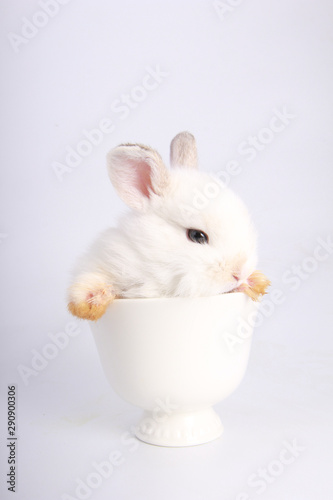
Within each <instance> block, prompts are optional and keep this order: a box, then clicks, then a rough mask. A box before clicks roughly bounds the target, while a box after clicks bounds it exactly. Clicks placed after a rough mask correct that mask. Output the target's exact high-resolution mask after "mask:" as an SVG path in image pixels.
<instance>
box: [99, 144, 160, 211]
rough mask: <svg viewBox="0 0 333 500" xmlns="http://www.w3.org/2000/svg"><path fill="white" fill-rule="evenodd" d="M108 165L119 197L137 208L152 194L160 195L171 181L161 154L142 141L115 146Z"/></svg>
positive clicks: (140, 207) (144, 205) (108, 157)
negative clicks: (141, 142) (140, 142)
mask: <svg viewBox="0 0 333 500" xmlns="http://www.w3.org/2000/svg"><path fill="white" fill-rule="evenodd" d="M107 167H108V173H109V177H110V179H111V182H112V184H113V186H114V187H115V189H116V190H117V191H118V194H119V196H120V198H121V199H122V200H123V201H124V202H125V203H126V204H127V205H128V206H129V207H131V208H134V209H136V210H144V209H145V208H146V206H147V204H148V202H149V198H150V196H151V194H152V193H155V194H157V195H161V194H162V193H163V191H164V189H165V188H166V187H167V186H168V183H169V174H168V171H167V169H166V167H165V166H164V164H163V161H162V158H161V157H160V155H159V154H158V153H157V151H155V150H154V149H151V148H149V147H148V146H143V145H142V144H121V145H120V146H118V147H116V148H114V149H112V150H111V151H110V152H109V153H108V155H107Z"/></svg>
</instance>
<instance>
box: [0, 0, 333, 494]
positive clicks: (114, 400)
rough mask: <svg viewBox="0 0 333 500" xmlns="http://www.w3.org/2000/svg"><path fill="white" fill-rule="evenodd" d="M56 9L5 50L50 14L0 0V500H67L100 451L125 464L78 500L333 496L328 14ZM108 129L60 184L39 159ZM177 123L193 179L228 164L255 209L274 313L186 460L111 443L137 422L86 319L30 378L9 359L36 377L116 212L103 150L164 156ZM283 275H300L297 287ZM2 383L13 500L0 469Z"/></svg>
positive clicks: (2, 453)
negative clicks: (26, 34)
mask: <svg viewBox="0 0 333 500" xmlns="http://www.w3.org/2000/svg"><path fill="white" fill-rule="evenodd" d="M65 3H66V2H64V5H61V6H59V11H58V12H57V13H56V15H54V17H53V18H52V19H48V18H46V21H47V22H46V24H45V26H43V27H40V28H38V29H37V30H36V32H35V33H33V32H32V33H33V35H30V36H31V38H30V39H29V38H26V39H25V42H24V41H22V40H21V41H20V39H16V51H15V48H14V45H15V43H14V42H13V36H12V38H11V40H12V41H11V40H10V39H9V38H8V34H9V33H15V34H16V35H20V36H22V35H21V31H22V29H23V26H24V25H26V21H25V20H24V19H23V18H27V19H28V20H30V21H31V20H32V19H35V20H36V22H37V23H38V22H39V23H41V24H43V19H44V18H45V16H44V18H43V16H42V17H40V16H39V17H38V14H36V13H37V12H39V11H40V10H41V7H40V5H39V2H38V1H37V0H36V1H35V0H17V1H15V2H4V1H2V2H1V34H0V50H1V59H2V68H3V71H2V83H1V88H2V113H1V137H2V139H3V141H2V147H1V163H2V169H1V172H2V181H1V204H2V210H1V221H0V233H1V244H0V252H1V276H2V296H1V297H2V298H1V323H2V328H1V332H2V348H1V353H2V361H1V372H2V373H1V395H2V400H1V422H0V424H1V428H0V435H1V450H0V458H1V476H0V488H1V496H2V498H18V499H20V500H21V499H22V500H30V499H32V498H33V499H34V500H39V499H43V500H44V499H46V498H47V499H48V500H53V499H59V500H60V499H61V498H66V497H62V495H64V494H65V493H67V494H69V495H72V497H73V498H76V495H75V488H76V485H77V482H76V481H77V478H81V479H82V480H85V479H86V478H87V476H88V475H89V474H90V473H92V472H94V468H93V465H92V463H93V462H95V461H96V462H101V461H103V460H106V459H107V458H108V455H109V454H110V453H111V452H112V451H118V452H119V453H121V455H122V463H121V464H120V465H119V466H116V467H115V469H114V472H113V474H112V476H111V477H109V478H108V479H105V480H104V481H103V483H102V484H101V485H100V486H99V487H98V488H97V489H95V490H93V491H92V493H91V495H90V496H89V498H93V499H106V498H121V499H145V500H146V499H155V498H159V499H163V500H164V499H165V500H166V499H170V498H173V499H174V500H180V499H187V498H188V499H193V500H197V499H198V500H199V499H203V498H205V499H207V500H235V499H237V498H238V500H247V499H249V498H250V499H256V498H258V499H259V498H262V499H267V500H281V499H282V498H283V499H293V500H298V499H302V500H308V499H311V500H312V499H318V498H320V499H324V498H329V497H330V496H331V494H332V489H333V488H332V485H333V481H332V471H331V465H330V462H331V463H332V453H331V449H332V446H333V439H332V430H331V422H332V392H333V391H332V389H333V370H332V347H333V342H332V337H333V335H332V334H333V331H332V292H331V287H332V284H331V283H332V262H333V256H332V248H331V249H328V250H325V249H322V250H321V254H320V255H321V256H322V260H321V261H320V262H319V261H318V260H316V259H314V257H313V254H314V251H315V249H316V248H317V247H318V245H319V243H318V239H319V238H321V239H322V240H324V241H327V240H329V238H331V237H333V231H332V222H331V217H330V218H329V214H330V215H331V214H332V208H333V207H332V204H333V203H332V177H333V176H332V156H333V154H332V153H333V151H332V140H331V136H332V128H333V127H332V121H333V113H332V91H331V89H332V83H333V79H332V64H331V61H332V53H333V51H332V43H333V39H332V14H333V8H332V4H331V2H330V1H329V0H320V1H317V2H313V1H310V0H292V1H290V0H272V1H269V2H268V1H264V0H252V1H250V0H244V1H243V2H241V1H238V2H237V1H232V0H229V2H228V0H226V1H225V2H224V5H225V6H228V5H229V8H228V9H227V8H226V7H225V13H223V12H222V11H221V10H220V15H218V12H217V10H216V8H215V7H214V3H213V1H199V0H191V1H188V0H187V1H185V0H181V1H176V0H173V1H170V2H162V1H153V0H141V1H138V2H136V1H134V0H132V1H129V0H125V1H121V2H115V1H107V0H96V1H95V2H88V1H87V0H82V1H78V0H71V1H70V2H68V3H67V4H66V5H65ZM236 4H237V6H236ZM232 5H233V6H232ZM44 21H45V19H44ZM30 29H31V28H30ZM30 33H31V31H30ZM18 40H19V41H18ZM157 66H158V67H159V68H160V71H162V72H163V73H164V74H165V75H166V74H167V76H164V77H163V78H162V79H161V82H160V83H159V84H158V85H157V87H156V88H155V89H154V90H150V91H148V92H147V93H146V94H147V95H146V96H145V97H144V98H143V99H142V102H135V100H134V101H133V102H134V105H135V107H133V109H130V112H129V113H128V116H127V117H126V118H123V116H122V115H121V114H120V113H119V112H116V111H115V110H114V109H112V105H114V101H116V100H117V99H118V100H121V99H122V94H130V93H131V92H134V94H133V95H134V96H139V98H141V96H142V93H141V94H140V90H137V89H136V90H135V88H136V87H137V86H138V85H139V86H140V85H142V82H143V79H144V77H145V75H147V68H149V67H150V68H156V67H157ZM284 108H285V109H286V110H287V112H288V113H289V114H290V115H293V118H292V119H290V120H289V123H288V124H286V125H285V127H284V130H282V131H281V132H279V133H277V132H276V133H274V134H273V137H270V142H269V143H267V144H265V145H264V147H263V148H262V149H261V150H260V151H257V152H256V154H255V157H254V158H253V159H252V160H251V161H248V160H249V155H245V154H241V152H240V150H239V147H241V146H240V145H241V144H242V143H243V142H244V141H247V139H248V137H249V136H258V134H259V135H260V134H261V137H264V138H265V137H267V132H266V136H265V132H262V129H263V128H265V127H267V126H268V124H269V123H270V120H271V118H272V117H273V116H274V113H275V111H274V110H275V109H278V110H283V109H284ZM104 118H109V120H110V121H111V122H112V123H113V126H114V130H113V132H112V133H109V134H105V135H104V137H103V141H102V142H101V143H100V144H99V145H96V146H93V147H92V148H91V153H90V154H89V155H87V156H86V157H84V158H82V161H81V162H80V164H79V165H78V166H76V167H75V168H73V169H72V170H71V171H69V172H66V173H64V174H63V175H62V176H60V177H61V180H60V178H59V175H58V176H57V175H56V173H55V171H54V162H61V163H63V164H64V162H65V156H66V148H67V147H71V148H74V149H75V148H77V145H78V143H79V142H80V141H82V140H83V139H84V138H85V137H84V134H83V130H88V131H89V130H92V129H94V128H97V127H98V126H99V124H100V122H101V120H103V119H104ZM122 118H123V119H122ZM181 130H190V131H191V132H192V133H193V134H194V135H195V136H196V138H197V142H198V148H199V155H200V163H201V168H202V169H203V170H207V171H215V172H218V171H221V170H225V169H226V165H227V164H228V162H230V161H232V160H235V161H237V162H238V165H239V167H240V173H239V174H238V175H234V176H233V177H232V179H231V180H230V186H231V187H232V188H233V189H234V190H235V191H236V192H237V193H239V194H240V195H241V196H242V197H243V199H244V200H245V202H246V203H247V205H248V207H249V210H250V211H251V213H252V215H253V218H254V221H255V224H256V226H257V229H258V232H259V236H260V238H259V245H260V266H259V267H260V269H262V270H263V271H264V272H265V273H266V274H267V275H268V276H269V277H270V279H271V280H272V283H273V285H272V288H275V289H279V290H281V291H282V296H283V303H282V304H280V305H277V306H271V311H270V312H269V313H266V316H267V317H264V316H262V317H263V321H262V324H261V325H260V326H259V327H258V328H257V329H256V333H255V337H254V342H253V350H252V353H251V359H250V363H249V367H248V371H247V373H246V376H245V379H244V381H243V383H242V385H241V386H240V387H239V389H238V390H237V391H236V392H235V394H234V395H232V396H230V397H229V398H228V399H227V400H226V401H224V402H222V403H221V404H219V405H217V407H216V410H217V411H218V413H219V414H220V415H221V418H222V420H223V423H224V426H225V433H224V435H223V437H222V438H221V439H219V440H217V441H215V442H212V443H210V444H206V445H202V446H198V447H193V448H182V449H167V448H158V447H154V446H150V445H146V444H143V443H138V444H137V445H135V446H134V445H133V443H132V442H129V443H127V444H126V442H124V441H123V439H124V433H125V432H126V431H127V430H129V429H130V427H131V426H132V425H133V424H135V423H136V422H137V419H138V418H139V416H140V410H138V409H136V408H133V407H132V406H130V405H129V404H127V403H125V402H123V401H122V400H121V399H120V398H118V397H117V396H116V395H115V394H114V393H113V391H112V389H110V388H109V386H108V384H107V382H106V380H105V378H104V375H103V373H102V370H101V367H100V364H99V360H98V358H97V352H96V349H95V346H94V344H93V339H92V336H91V333H90V330H89V325H88V324H87V323H86V322H77V323H78V324H79V327H80V333H79V334H78V335H77V336H75V337H72V338H70V341H69V343H68V346H67V347H66V348H65V349H63V350H62V351H59V352H58V354H57V356H56V357H55V358H54V359H52V360H49V361H48V364H47V366H46V368H45V369H42V370H40V371H39V372H35V374H34V375H31V376H30V377H28V379H26V384H25V383H24V381H23V379H22V377H21V376H20V374H19V371H18V367H19V366H20V365H24V366H26V367H30V368H31V362H32V358H33V353H32V350H33V349H35V350H37V351H38V352H42V350H43V348H44V347H45V345H46V344H48V343H49V342H50V338H49V336H48V334H49V333H53V334H55V333H57V332H64V331H65V328H66V327H67V328H68V323H69V322H70V321H72V320H73V318H72V317H70V315H69V313H68V312H67V311H66V300H65V291H66V287H67V285H68V280H69V272H70V268H71V266H72V265H73V263H74V261H75V259H76V257H77V256H78V255H79V254H80V253H81V252H82V251H83V250H84V249H85V248H86V246H87V245H88V244H89V243H90V242H91V241H92V239H93V238H94V237H95V236H96V235H97V234H98V232H99V231H101V230H102V229H104V228H105V227H107V226H108V225H111V224H114V223H116V219H117V217H118V215H119V214H120V212H121V211H122V210H123V209H124V206H123V204H122V203H121V202H120V201H119V200H118V198H117V195H116V194H115V192H114V190H113V188H112V186H111V184H110V183H109V180H108V178H107V174H106V168H105V155H106V152H107V151H108V150H109V149H111V148H112V147H114V146H116V145H117V144H119V143H121V142H142V143H148V144H150V145H151V146H153V147H155V148H156V149H157V150H159V151H160V153H161V154H162V155H163V157H164V158H165V161H167V160H168V148H169V143H170V140H171V139H172V137H173V136H174V135H175V134H176V133H178V132H179V131H181ZM266 142H267V141H266ZM261 146H262V144H261ZM323 256H325V258H324V257H323ZM309 257H310V259H309ZM293 266H300V267H301V269H302V273H303V275H302V278H299V279H298V282H297V279H296V280H293V281H292V280H291V279H290V277H292V276H294V273H295V272H298V271H296V268H294V267H293ZM267 300H269V296H268V299H267ZM272 308H273V309H272ZM13 383H15V384H17V404H18V408H17V424H18V442H17V457H18V463H17V474H18V478H17V493H16V496H13V494H12V493H10V492H7V490H6V487H7V486H6V477H5V476H6V473H7V471H8V465H7V449H6V437H7V431H6V427H7V425H6V391H7V385H8V384H13ZM293 440H296V443H297V445H298V446H299V447H302V451H300V452H299V456H297V457H296V458H295V460H294V462H293V463H291V464H289V465H284V466H283V467H282V469H283V470H282V471H281V470H280V473H279V475H278V476H276V477H274V476H273V475H272V474H270V476H269V479H270V482H269V483H268V482H264V491H263V492H262V493H259V492H258V490H259V487H258V486H257V487H254V486H251V485H249V484H248V483H247V481H248V480H249V478H250V477H251V475H253V474H258V470H259V468H260V467H263V468H269V467H271V470H274V465H273V466H272V463H273V461H276V460H279V454H280V452H281V450H282V449H283V448H284V447H285V445H284V443H285V442H286V441H287V442H289V443H291V442H292V441H293ZM276 467H278V466H276ZM275 470H278V469H275ZM242 493H244V494H243V495H241V494H242ZM87 497H88V496H87Z"/></svg>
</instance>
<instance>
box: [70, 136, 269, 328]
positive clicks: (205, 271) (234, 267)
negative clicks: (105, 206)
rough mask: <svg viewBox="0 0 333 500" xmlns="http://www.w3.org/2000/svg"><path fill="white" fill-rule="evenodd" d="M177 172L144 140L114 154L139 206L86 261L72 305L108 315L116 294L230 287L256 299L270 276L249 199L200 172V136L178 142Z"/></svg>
mask: <svg viewBox="0 0 333 500" xmlns="http://www.w3.org/2000/svg"><path fill="white" fill-rule="evenodd" d="M170 163H171V170H168V169H167V168H166V167H165V165H164V163H163V161H162V158H161V157H160V155H159V154H158V153H157V152H156V151H155V150H153V149H151V148H150V147H148V146H144V145H142V144H122V145H120V146H118V147H116V148H114V149H112V150H111V151H110V152H109V154H108V156H107V166H108V172H109V176H110V179H111V182H112V184H113V186H114V187H115V189H116V190H117V192H118V194H119V196H120V197H121V198H122V200H123V201H124V202H125V203H126V204H127V205H128V206H129V207H130V208H131V209H132V210H131V211H130V212H129V213H127V214H126V215H125V216H123V217H122V219H121V220H120V222H119V226H118V227H117V228H110V229H108V230H106V231H105V232H104V233H102V234H101V235H100V236H99V238H98V239H97V240H96V241H95V243H93V245H92V246H91V248H90V250H89V251H88V252H87V253H86V254H85V255H83V256H82V257H81V259H80V260H79V262H78V265H77V268H76V271H75V277H74V280H73V284H72V285H71V287H70V288H69V304H68V308H69V310H70V312H71V313H72V314H74V315H75V316H78V317H79V318H85V319H90V320H96V319H98V318H100V317H101V316H102V315H103V314H104V312H105V310H106V308H107V307H108V305H109V304H110V303H111V302H112V301H113V300H114V299H115V298H138V297H141V298H144V297H145V298H148V297H195V296H208V295H217V294H220V293H225V292H230V291H235V290H236V291H242V292H245V293H248V295H250V296H251V297H252V298H253V299H254V300H256V299H257V298H258V296H259V295H260V294H263V293H265V289H266V287H267V285H268V284H269V282H268V280H267V279H266V278H265V277H264V275H262V274H261V273H259V272H258V271H256V273H253V271H254V270H255V266H256V262H257V254H256V233H255V230H254V227H253V224H252V222H251V219H250V216H249V213H248V211H247V209H246V207H245V205H244V204H243V202H242V201H241V200H240V199H239V198H238V196H236V195H235V194H234V193H233V192H232V191H231V190H230V189H229V188H227V187H226V186H225V185H224V184H223V183H222V182H221V181H220V180H219V178H218V177H214V175H212V174H208V173H203V172H199V171H198V170H197V151H196V144H195V139H194V137H193V136H192V135H191V134H190V133H188V132H181V133H180V134H178V135H177V136H176V137H175V138H174V139H173V140H172V142H171V148H170Z"/></svg>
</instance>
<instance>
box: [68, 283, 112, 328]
mask: <svg viewBox="0 0 333 500" xmlns="http://www.w3.org/2000/svg"><path fill="white" fill-rule="evenodd" d="M114 298H115V295H114V294H113V292H112V289H111V286H110V285H107V284H106V283H102V282H98V283H94V284H92V283H89V280H88V279H85V280H84V281H81V282H78V283H75V284H74V285H72V287H71V288H70V292H69V303H68V310H69V311H70V312H71V313H72V314H73V315H74V316H77V317H78V318H82V319H89V320H91V321H96V320H97V319H99V318H100V317H101V316H103V314H104V313H105V311H106V309H107V307H108V306H109V304H110V303H111V302H112V301H113V299H114Z"/></svg>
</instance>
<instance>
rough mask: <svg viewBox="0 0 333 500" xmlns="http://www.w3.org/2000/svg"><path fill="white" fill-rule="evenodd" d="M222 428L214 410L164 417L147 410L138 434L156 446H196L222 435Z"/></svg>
mask: <svg viewBox="0 0 333 500" xmlns="http://www.w3.org/2000/svg"><path fill="white" fill-rule="evenodd" d="M222 433H223V425H222V423H221V420H220V417H219V416H218V414H217V413H216V412H215V411H214V410H213V408H206V409H204V410H198V411H192V412H173V413H171V414H164V415H163V416H158V415H155V414H154V412H148V411H146V412H145V414H144V417H143V418H142V420H141V421H140V423H139V424H138V426H137V427H136V431H135V435H136V437H137V438H138V439H140V440H141V441H144V442H145V443H149V444H154V445H157V446H194V445H198V444H203V443H208V442H209V441H213V440H214V439H217V438H219V437H220V436H221V434H222Z"/></svg>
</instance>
